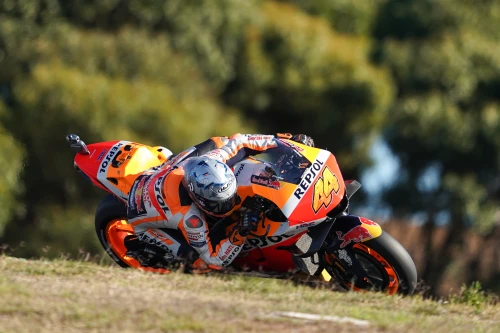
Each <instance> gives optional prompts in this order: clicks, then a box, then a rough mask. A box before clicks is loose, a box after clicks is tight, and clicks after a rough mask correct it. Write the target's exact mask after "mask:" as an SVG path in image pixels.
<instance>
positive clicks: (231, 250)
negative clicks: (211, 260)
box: [220, 245, 241, 266]
mask: <svg viewBox="0 0 500 333" xmlns="http://www.w3.org/2000/svg"><path fill="white" fill-rule="evenodd" d="M240 248H241V247H240V246H236V245H229V246H228V248H227V249H226V251H224V254H223V255H222V257H221V258H220V259H221V260H222V265H223V266H227V265H229V264H230V263H231V262H232V261H233V259H234V258H235V257H236V256H237V255H238V252H239V251H240Z"/></svg>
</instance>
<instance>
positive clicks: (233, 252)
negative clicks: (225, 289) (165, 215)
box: [179, 203, 246, 268]
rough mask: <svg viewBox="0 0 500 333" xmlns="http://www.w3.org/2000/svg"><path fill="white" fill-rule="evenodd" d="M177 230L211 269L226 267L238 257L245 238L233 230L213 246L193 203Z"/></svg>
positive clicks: (200, 215) (205, 224)
mask: <svg viewBox="0 0 500 333" xmlns="http://www.w3.org/2000/svg"><path fill="white" fill-rule="evenodd" d="M179 229H180V230H181V231H182V233H183V234H184V237H185V238H186V239H187V241H188V242H189V245H190V246H191V247H193V248H194V249H195V250H196V251H197V252H198V254H199V255H200V258H201V259H202V260H203V261H204V262H206V263H207V264H208V265H210V266H212V268H219V267H222V266H228V265H229V264H231V262H232V261H233V260H234V259H235V258H236V257H237V256H238V254H239V253H240V251H241V249H242V248H243V244H244V243H245V240H246V237H243V236H241V235H240V234H239V232H238V230H237V229H235V230H233V231H232V232H231V233H230V235H229V237H227V238H223V239H222V240H220V241H219V242H217V244H213V243H212V240H211V239H210V236H209V233H208V225H207V222H206V221H205V217H204V214H203V213H202V212H201V210H200V209H199V208H198V207H197V206H196V205H195V204H194V203H193V204H192V205H191V207H190V209H189V210H188V212H187V213H186V214H185V215H184V218H183V220H182V221H180V223H179ZM224 231H225V230H224ZM214 266H215V267H214Z"/></svg>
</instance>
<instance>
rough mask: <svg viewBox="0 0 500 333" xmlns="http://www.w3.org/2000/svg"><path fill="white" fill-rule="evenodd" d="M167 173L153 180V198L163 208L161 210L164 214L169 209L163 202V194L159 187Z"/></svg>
mask: <svg viewBox="0 0 500 333" xmlns="http://www.w3.org/2000/svg"><path fill="white" fill-rule="evenodd" d="M166 176H167V175H164V176H161V177H158V179H157V180H156V182H155V187H154V190H155V198H156V201H157V202H158V204H159V205H160V208H161V209H162V210H163V212H164V213H165V214H166V213H167V212H168V211H169V210H170V209H168V207H167V204H166V203H165V200H164V199H163V196H162V194H161V192H162V191H161V187H162V185H163V180H164V179H165V177H166Z"/></svg>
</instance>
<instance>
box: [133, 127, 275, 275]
mask: <svg viewBox="0 0 500 333" xmlns="http://www.w3.org/2000/svg"><path fill="white" fill-rule="evenodd" d="M276 146H277V145H276V142H275V137H274V136H273V135H243V134H235V135H233V136H231V137H230V138H229V139H228V138H225V137H214V138H211V139H210V140H207V141H205V142H204V143H202V144H200V145H197V146H195V147H192V148H190V149H188V150H186V151H184V152H182V153H180V154H178V155H176V156H174V157H173V158H171V159H170V160H169V161H168V162H170V163H166V164H165V165H163V166H160V167H157V168H153V169H150V170H147V171H146V172H144V173H143V174H142V175H140V176H139V177H138V178H137V180H136V181H135V183H134V185H133V187H132V190H131V191H130V194H129V198H128V211H127V213H128V221H129V223H130V224H131V225H132V226H133V228H134V231H135V233H136V234H137V235H138V236H139V238H140V240H142V241H144V242H147V243H150V244H154V245H156V246H159V247H160V248H162V249H163V250H165V251H166V252H167V253H168V254H171V255H172V256H178V255H179V254H180V253H179V252H180V251H179V249H180V248H181V246H182V243H183V242H182V241H181V240H179V239H176V238H175V237H172V236H171V235H169V234H168V232H165V231H163V230H161V229H160V228H167V229H177V230H179V231H181V233H182V235H183V236H184V238H185V240H187V242H188V243H189V245H190V246H191V247H192V248H193V249H195V250H196V251H197V252H198V254H199V257H200V258H201V259H202V260H203V261H204V262H205V263H206V264H208V265H209V267H211V268H219V267H221V266H227V265H229V264H230V263H231V262H232V261H233V259H235V258H236V256H237V255H238V254H239V252H240V251H241V249H242V247H243V244H244V243H245V240H246V237H243V236H241V235H240V234H239V232H238V229H237V228H235V229H233V230H232V232H231V233H230V235H229V236H227V237H226V235H224V236H223V238H222V240H220V241H219V242H217V244H213V243H212V241H211V235H210V233H209V230H208V224H207V221H206V217H205V213H204V212H203V211H202V210H201V209H200V208H199V207H198V205H196V204H195V203H194V202H193V200H192V199H191V198H190V196H189V194H188V192H187V189H186V188H185V187H184V186H183V185H182V179H183V177H184V169H183V164H184V163H185V161H186V160H187V159H188V158H189V157H192V156H199V155H205V156H207V157H210V158H214V159H217V160H219V161H221V162H224V163H227V164H228V165H229V166H230V167H232V166H233V165H234V164H235V163H237V162H238V161H240V160H242V159H243V158H245V157H247V156H249V155H254V154H258V153H260V152H262V151H265V150H266V149H269V148H274V147H276ZM214 148H215V149H214ZM222 217H223V216H222Z"/></svg>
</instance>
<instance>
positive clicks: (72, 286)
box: [0, 257, 500, 333]
mask: <svg viewBox="0 0 500 333" xmlns="http://www.w3.org/2000/svg"><path fill="white" fill-rule="evenodd" d="M0 272H1V273H0V332H1V333H4V332H5V333H7V332H111V331H119V332H120V333H124V332H259V333H260V332H273V333H282V332H359V331H364V332H446V333H452V332H500V306H498V305H494V304H492V302H489V301H488V298H487V296H485V295H484V293H481V291H480V286H479V289H478V286H477V285H476V286H471V287H469V288H465V289H464V290H463V291H462V293H461V294H460V295H457V296H455V297H452V298H450V301H449V302H442V301H441V302H436V301H431V300H424V299H422V298H421V297H419V296H414V297H400V296H392V297H391V296H386V295H383V294H377V293H353V292H348V293H347V292H337V291H332V290H329V289H325V288H311V287H308V286H305V285H296V284H294V283H293V282H291V281H283V280H275V279H262V278H255V277H243V276H234V275H231V276H230V275H222V274H213V275H185V274H181V273H173V274H169V275H155V274H148V273H143V272H140V271H137V270H124V269H121V268H119V267H117V266H116V267H115V266H111V267H108V266H102V265H101V266H100V265H96V264H92V263H87V262H78V261H67V260H55V261H44V260H41V261H28V260H21V259H14V258H9V257H0ZM277 311H292V312H304V313H313V314H319V315H328V316H339V317H352V318H355V319H361V320H367V321H369V322H370V326H368V327H363V328H360V327H357V326H355V325H353V324H345V323H343V324H341V323H337V322H331V321H330V322H328V321H306V320H299V319H290V318H283V317H277V316H275V315H273V314H272V313H273V312H277Z"/></svg>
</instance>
